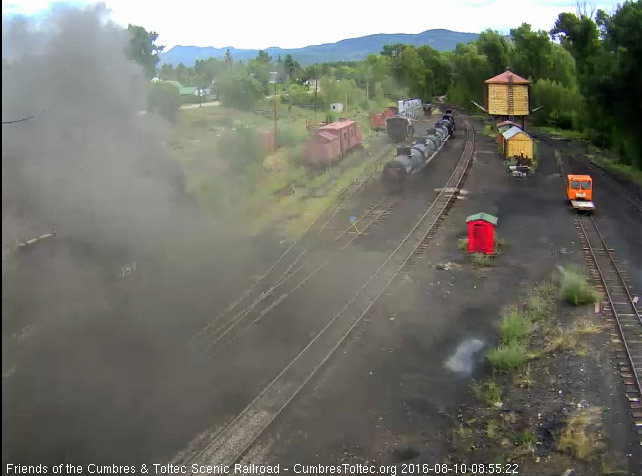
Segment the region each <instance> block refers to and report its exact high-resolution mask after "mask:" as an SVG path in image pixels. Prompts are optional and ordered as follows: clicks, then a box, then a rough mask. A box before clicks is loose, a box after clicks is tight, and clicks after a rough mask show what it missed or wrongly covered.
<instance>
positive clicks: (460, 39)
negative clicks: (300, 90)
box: [160, 30, 478, 66]
mask: <svg viewBox="0 0 642 476" xmlns="http://www.w3.org/2000/svg"><path fill="white" fill-rule="evenodd" d="M477 36H478V35H477V33H460V32H457V31H450V30H426V31H424V32H422V33H417V34H414V35H413V34H405V33H395V34H382V33H380V34H377V35H368V36H362V37H359V38H350V39H348V40H341V41H337V42H336V43H326V44H323V45H312V46H306V47H304V48H294V49H283V48H277V47H271V48H267V49H266V51H267V52H268V54H269V55H271V56H272V57H274V58H277V57H278V56H279V55H281V58H285V55H287V54H290V55H292V57H293V58H294V59H295V60H296V61H298V62H299V63H301V64H302V65H309V64H313V63H319V62H324V61H359V60H362V59H365V58H366V56H368V55H369V54H377V53H380V52H381V50H382V49H383V46H384V45H390V44H394V43H404V44H407V45H415V46H421V45H429V46H431V47H432V48H434V49H436V50H439V51H450V50H454V49H455V47H456V46H457V44H458V43H468V42H469V41H474V40H476V39H477ZM228 49H229V50H230V53H231V54H232V57H233V58H234V60H235V61H239V60H240V61H243V62H247V61H248V60H250V59H252V58H256V56H257V54H258V51H259V50H243V49H236V48H234V47H233V46H228V47H225V48H214V47H213V46H181V45H177V46H174V47H172V48H170V49H169V50H167V51H166V52H164V53H161V55H160V58H161V62H160V64H164V63H169V64H173V65H178V64H179V63H183V64H184V65H185V66H193V65H194V63H195V62H196V60H202V59H207V58H219V59H220V58H223V56H224V55H225V52H226V51H227V50H228Z"/></svg>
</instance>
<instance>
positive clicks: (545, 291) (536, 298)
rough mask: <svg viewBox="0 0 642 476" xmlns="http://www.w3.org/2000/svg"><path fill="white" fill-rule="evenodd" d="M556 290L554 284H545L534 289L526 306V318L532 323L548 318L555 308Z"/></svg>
mask: <svg viewBox="0 0 642 476" xmlns="http://www.w3.org/2000/svg"><path fill="white" fill-rule="evenodd" d="M556 292H557V291H556V289H555V286H554V285H553V283H545V284H543V285H541V286H537V287H536V288H535V289H533V290H532V291H531V292H530V293H529V294H528V298H527V299H526V303H525V304H524V316H525V317H526V318H527V319H529V320H530V321H531V322H537V321H540V320H542V319H545V318H547V317H548V316H549V315H550V314H551V313H552V312H553V308H554V302H553V301H554V299H555V297H556Z"/></svg>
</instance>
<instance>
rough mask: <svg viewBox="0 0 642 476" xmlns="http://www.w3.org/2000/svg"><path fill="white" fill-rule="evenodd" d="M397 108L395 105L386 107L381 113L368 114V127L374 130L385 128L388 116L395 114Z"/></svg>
mask: <svg viewBox="0 0 642 476" xmlns="http://www.w3.org/2000/svg"><path fill="white" fill-rule="evenodd" d="M397 113H398V110H397V108H396V107H394V106H392V107H387V108H386V109H384V110H383V112H382V113H381V114H373V115H371V116H370V127H371V128H372V130H374V131H381V130H384V129H385V128H386V120H387V119H388V118H390V117H393V116H396V115H397Z"/></svg>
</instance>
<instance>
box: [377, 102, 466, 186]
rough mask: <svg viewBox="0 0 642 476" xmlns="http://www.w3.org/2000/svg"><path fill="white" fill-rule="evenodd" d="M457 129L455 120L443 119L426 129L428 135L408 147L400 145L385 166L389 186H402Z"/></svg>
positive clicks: (383, 178)
mask: <svg viewBox="0 0 642 476" xmlns="http://www.w3.org/2000/svg"><path fill="white" fill-rule="evenodd" d="M454 130H455V120H454V117H453V116H452V114H451V117H450V118H447V119H442V120H441V121H438V122H436V123H435V126H434V127H431V128H429V129H427V130H426V135H425V136H422V137H419V138H418V139H416V140H415V141H413V142H412V144H411V145H410V146H409V147H408V146H406V147H398V148H397V156H396V157H395V158H394V159H393V160H391V161H390V162H388V163H386V164H385V165H384V167H383V174H382V180H383V181H384V183H386V184H387V185H389V186H392V187H398V186H400V185H401V184H402V183H403V181H404V180H405V178H406V177H407V176H408V175H410V174H413V173H415V172H417V171H418V170H421V169H422V168H423V167H424V166H425V165H426V164H427V163H428V162H430V160H432V158H433V157H434V156H435V154H436V153H437V152H439V150H440V149H441V148H442V147H443V145H444V143H445V142H446V141H447V140H448V139H449V138H450V137H451V136H452V134H453V133H454Z"/></svg>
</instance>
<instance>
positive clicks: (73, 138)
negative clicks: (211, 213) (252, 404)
mask: <svg viewBox="0 0 642 476" xmlns="http://www.w3.org/2000/svg"><path fill="white" fill-rule="evenodd" d="M107 14H108V12H107V11H106V9H105V8H104V7H103V6H100V5H99V6H93V7H89V8H85V9H70V8H59V9H55V10H53V11H52V12H51V13H50V14H49V15H47V16H45V17H43V18H40V19H39V20H38V21H37V22H33V21H30V20H26V19H14V20H12V21H9V22H5V21H4V20H3V42H2V43H3V44H2V54H3V65H2V69H3V71H2V101H3V102H2V118H3V122H4V121H11V120H15V119H20V118H23V117H28V116H31V115H34V116H35V117H34V118H33V119H29V120H27V121H23V122H19V123H15V124H10V125H3V127H2V184H3V191H2V210H3V218H2V225H3V227H2V228H3V229H2V237H3V245H4V244H10V243H11V242H12V241H13V240H16V239H20V240H22V239H29V238H33V237H36V236H38V235H40V234H43V233H47V232H48V231H50V230H52V229H53V230H55V231H56V232H57V236H56V238H55V239H49V240H43V241H42V242H39V243H37V244H36V245H33V246H32V247H29V248H28V249H27V250H26V251H22V252H17V251H16V250H15V248H12V252H11V253H10V254H9V256H8V258H7V259H5V254H4V246H3V263H2V264H3V266H2V272H3V298H2V306H3V320H2V324H3V332H2V336H3V427H2V428H3V432H2V434H3V445H2V446H3V464H4V463H6V462H13V463H17V462H23V463H49V464H54V463H68V462H70V463H73V462H77V463H90V462H93V463H97V462H101V461H102V462H105V463H119V462H120V463H123V464H132V463H134V462H137V461H138V462H142V461H146V462H149V459H147V458H155V461H159V458H160V460H162V457H164V456H172V455H173V453H174V452H175V451H176V450H178V449H180V448H181V447H182V445H183V444H185V442H186V441H188V440H189V439H190V438H191V437H192V436H194V434H195V433H196V432H198V431H200V430H202V429H204V428H205V427H206V426H207V418H206V415H207V414H208V413H207V412H208V410H207V406H208V395H211V393H212V391H213V390H212V388H211V385H212V384H211V382H207V379H205V378H203V375H207V365H208V363H207V361H205V360H202V359H201V357H200V356H195V355H194V354H193V353H191V352H190V350H189V346H187V344H186V342H187V340H188V338H189V337H190V336H191V335H193V333H194V332H195V331H197V330H198V329H200V328H201V327H202V326H203V324H204V323H206V322H208V320H209V319H211V318H212V317H213V316H214V315H215V310H216V309H217V308H222V307H224V305H225V304H227V303H228V301H229V298H231V296H230V293H231V292H232V291H234V292H236V291H238V288H235V286H238V285H240V284H241V283H242V282H243V279H244V277H245V276H246V275H247V273H248V269H249V267H250V263H251V261H252V260H251V259H248V258H247V257H248V256H249V254H250V252H251V249H252V248H251V246H250V244H249V243H248V242H247V241H245V240H243V239H239V238H238V237H236V236H234V234H232V233H230V232H229V231H228V230H227V229H226V227H225V226H224V224H223V223H220V222H218V221H216V220H212V219H211V218H208V217H207V216H204V215H203V214H201V213H200V212H199V211H198V209H197V208H196V206H195V205H194V204H193V203H192V201H191V200H190V198H189V196H188V195H187V194H186V193H185V190H184V189H185V186H184V179H183V175H182V173H181V168H180V167H179V166H178V165H177V162H176V160H175V159H174V158H173V157H172V155H171V149H170V147H169V142H170V134H171V130H170V129H169V128H168V125H167V124H166V123H164V122H163V121H162V120H161V119H160V118H157V117H154V116H152V115H149V114H146V115H141V114H140V112H141V111H143V110H144V109H145V79H144V77H143V73H142V68H141V67H140V66H139V65H138V64H136V63H135V62H132V61H130V60H128V59H127V58H126V56H125V53H124V51H125V47H126V45H127V42H128V41H129V38H128V36H127V34H126V32H125V31H124V30H123V28H122V27H120V26H117V25H114V24H112V23H110V22H109V21H108V19H107ZM134 261H135V262H136V268H135V270H134V271H133V272H132V273H131V275H128V276H126V277H125V278H123V277H122V276H121V274H120V272H121V269H122V266H124V265H132V263H133V262H134ZM199 355H200V354H199ZM5 373H6V375H7V377H6V378H5V377H4V374H5Z"/></svg>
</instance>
